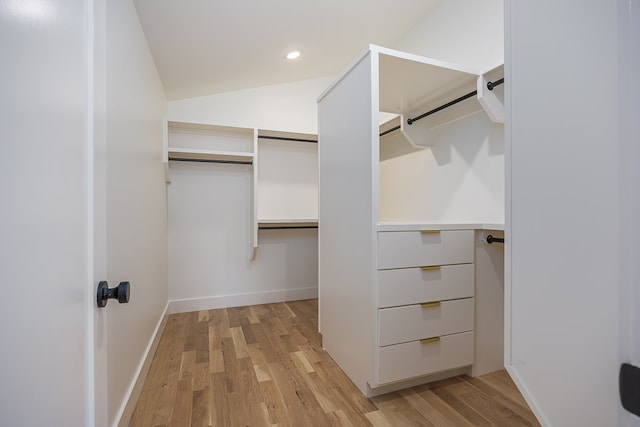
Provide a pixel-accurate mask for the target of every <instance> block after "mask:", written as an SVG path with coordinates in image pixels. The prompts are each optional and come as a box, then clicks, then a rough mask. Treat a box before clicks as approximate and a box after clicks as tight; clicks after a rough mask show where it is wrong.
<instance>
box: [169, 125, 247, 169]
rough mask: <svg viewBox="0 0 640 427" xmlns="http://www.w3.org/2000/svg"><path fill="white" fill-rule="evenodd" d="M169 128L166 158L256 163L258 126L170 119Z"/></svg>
mask: <svg viewBox="0 0 640 427" xmlns="http://www.w3.org/2000/svg"><path fill="white" fill-rule="evenodd" d="M167 129H168V137H167V143H166V154H165V161H168V160H183V161H201V162H220V163H241V164H243V163H246V164H251V163H253V159H254V157H255V140H256V130H255V129H250V128H238V127H229V126H217V125H208V124H200V123H183V122H171V121H170V122H168V123H167Z"/></svg>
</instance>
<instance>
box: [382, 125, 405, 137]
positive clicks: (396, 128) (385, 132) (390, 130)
mask: <svg viewBox="0 0 640 427" xmlns="http://www.w3.org/2000/svg"><path fill="white" fill-rule="evenodd" d="M398 129H400V125H398V126H396V127H394V128H391V129H389V130H385V131H384V132H382V133H381V134H380V136H385V135H386V134H388V133H391V132H395V131H397V130H398Z"/></svg>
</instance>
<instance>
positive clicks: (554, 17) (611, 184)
mask: <svg viewBox="0 0 640 427" xmlns="http://www.w3.org/2000/svg"><path fill="white" fill-rule="evenodd" d="M636 4H637V2H636ZM623 10H624V9H623ZM550 11H552V13H550ZM619 12H620V11H619V10H618V5H617V4H616V2H611V1H606V0H599V1H591V2H589V3H588V7H587V4H585V3H584V2H582V1H577V0H575V1H564V2H556V1H550V0H549V1H529V2H522V1H509V2H508V3H507V9H506V14H505V16H506V22H507V28H508V30H507V35H508V36H507V44H506V54H507V55H506V56H507V58H506V59H507V61H506V64H505V65H506V69H507V76H506V84H507V85H508V86H507V88H506V90H507V93H510V98H508V108H507V111H508V117H507V119H508V123H509V126H508V128H507V135H509V140H510V143H509V144H508V145H507V161H508V168H507V171H508V175H507V176H508V178H507V184H508V186H509V187H508V190H507V200H508V206H509V211H508V213H507V228H506V238H507V247H506V251H505V256H506V265H507V274H506V276H507V277H506V281H507V283H506V291H507V292H508V293H509V297H510V298H509V297H508V299H507V302H509V303H510V307H509V308H508V310H509V309H510V322H509V323H508V328H510V331H508V332H510V333H508V334H507V336H508V337H510V341H507V345H509V344H510V355H509V354H508V355H507V357H508V360H507V364H508V368H509V370H510V372H511V373H512V374H513V376H514V378H515V379H516V381H517V383H518V384H519V385H520V387H521V389H522V390H523V391H524V393H525V396H526V397H527V398H528V399H529V402H531V403H532V406H533V408H534V410H535V411H536V414H537V415H538V417H539V419H540V421H541V422H542V423H543V425H558V426H563V425H580V426H603V425H617V422H616V421H617V419H618V414H617V411H618V405H619V403H618V387H617V385H618V384H617V383H618V368H619V365H618V363H619V361H618V351H619V344H618V339H619V338H618V335H619V324H618V322H619V316H618V309H619V304H620V302H619V295H620V280H621V277H620V259H621V258H620V256H621V253H620V242H621V237H620V235H621V233H626V232H627V231H626V230H621V229H620V228H619V227H618V223H619V220H620V218H621V214H622V211H621V209H620V206H621V204H620V203H621V202H620V200H621V199H620V197H621V195H620V180H619V175H618V174H619V172H618V170H619V167H620V156H619V154H620V149H621V143H620V141H619V136H620V135H619V119H618V117H619V116H618V114H619V111H620V106H621V105H620V104H619V101H620V98H619V91H618V87H617V85H616V83H613V84H604V85H599V84H594V82H601V81H607V80H608V79H609V77H610V76H613V79H614V80H613V81H614V82H615V79H616V78H617V76H618V75H619V71H620V70H619V68H618V59H619V58H618V50H617V46H618V38H617V37H618V13H619ZM594 28H597V29H598V31H594ZM541 82H544V84H543V85H541V84H540V83H541ZM509 89H510V90H509ZM628 107H630V105H629V106H626V105H622V109H624V108H628ZM635 117H637V112H636V113H635ZM625 143H628V141H625ZM633 143H634V144H635V143H637V141H633ZM635 167H636V168H637V161H636V164H635ZM636 185H637V182H636ZM636 188H637V187H636ZM635 220H636V221H637V218H636V219H635ZM636 264H637V260H636ZM507 351H509V348H507ZM618 425H619V424H618Z"/></svg>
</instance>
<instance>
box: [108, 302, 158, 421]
mask: <svg viewBox="0 0 640 427" xmlns="http://www.w3.org/2000/svg"><path fill="white" fill-rule="evenodd" d="M168 310H169V302H167V305H166V306H165V307H164V311H163V312H162V315H161V316H160V319H159V320H158V323H157V324H156V328H155V330H154V331H153V335H152V336H151V339H150V340H149V343H148V344H147V348H146V349H145V352H144V355H143V357H142V360H140V363H139V364H138V368H137V369H136V373H135V375H134V377H133V379H132V380H131V384H130V385H129V389H128V390H127V394H126V396H125V399H124V402H125V403H124V404H123V405H122V407H121V408H120V410H119V411H118V415H117V416H116V418H115V422H114V424H113V425H114V426H118V427H126V426H128V425H129V422H130V421H131V417H132V416H133V411H134V410H135V409H136V405H137V404H138V399H139V398H140V393H142V386H143V385H144V380H145V379H146V378H147V374H148V373H149V368H150V367H151V362H152V361H153V356H155V354H156V350H157V349H158V344H159V343H160V338H161V337H162V332H164V327H165V325H166V324H167V315H168V314H169V313H168Z"/></svg>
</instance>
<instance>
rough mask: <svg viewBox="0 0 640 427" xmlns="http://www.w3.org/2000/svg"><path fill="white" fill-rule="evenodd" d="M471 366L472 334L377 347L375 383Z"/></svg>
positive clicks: (466, 333) (465, 333) (464, 333)
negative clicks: (376, 381) (376, 375)
mask: <svg viewBox="0 0 640 427" xmlns="http://www.w3.org/2000/svg"><path fill="white" fill-rule="evenodd" d="M472 363H473V332H463V333H459V334H452V335H445V336H442V337H433V338H430V339H424V340H421V341H410V342H406V343H402V344H395V345H389V346H386V347H378V378H377V380H378V384H385V383H391V382H395V381H401V380H406V379H410V378H415V377H419V376H424V375H429V374H433V373H436V372H440V371H446V370H449V369H455V368H459V367H463V366H468V365H471V364H472Z"/></svg>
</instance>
